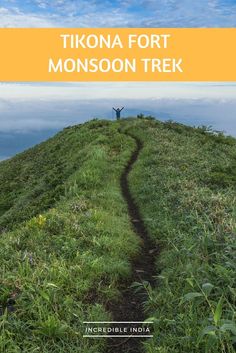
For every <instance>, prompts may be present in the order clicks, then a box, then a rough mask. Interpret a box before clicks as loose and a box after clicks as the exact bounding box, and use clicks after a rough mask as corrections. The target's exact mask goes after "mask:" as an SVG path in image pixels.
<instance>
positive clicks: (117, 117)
mask: <svg viewBox="0 0 236 353" xmlns="http://www.w3.org/2000/svg"><path fill="white" fill-rule="evenodd" d="M123 109H124V107H122V108H121V109H120V108H117V109H115V108H113V110H115V112H116V119H117V120H119V119H120V113H121V111H122V110H123Z"/></svg>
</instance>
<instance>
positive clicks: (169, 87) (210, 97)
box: [0, 0, 236, 160]
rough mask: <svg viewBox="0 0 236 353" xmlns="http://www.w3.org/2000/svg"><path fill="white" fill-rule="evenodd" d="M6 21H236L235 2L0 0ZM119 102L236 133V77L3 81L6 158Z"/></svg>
mask: <svg viewBox="0 0 236 353" xmlns="http://www.w3.org/2000/svg"><path fill="white" fill-rule="evenodd" d="M0 27H236V0H209V1H207V0H198V1H192V0H178V1H177V0H137V1H134V0H104V1H99V0H0ZM113 106H115V107H119V106H125V109H124V111H123V116H124V117H125V116H130V115H136V114H139V113H144V114H151V115H153V116H155V117H157V118H159V119H161V120H167V119H172V120H176V121H179V122H182V123H186V124H189V125H212V126H213V128H214V129H216V130H221V131H225V132H226V133H227V134H230V135H234V136H236V119H235V114H236V113H235V112H236V83H196V82H192V83H184V82H183V83H175V82H172V83H171V82H170V83H161V82H159V83H158V82H134V83H131V82H126V83H122V82H101V83H94V82H88V83H70V82H67V83H4V82H2V83H0V160H3V159H6V158H8V157H10V156H13V155H14V154H15V153H17V152H20V151H22V150H24V149H26V148H28V147H30V146H32V145H33V144H36V143H38V142H40V141H42V140H45V139H46V138H48V137H49V136H51V135H53V134H54V133H55V132H56V131H58V130H60V129H62V128H63V127H65V126H68V125H72V124H76V123H81V122H84V121H86V120H89V119H91V118H94V117H103V118H110V119H112V118H114V115H112V107H113Z"/></svg>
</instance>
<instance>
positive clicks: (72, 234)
mask: <svg viewBox="0 0 236 353" xmlns="http://www.w3.org/2000/svg"><path fill="white" fill-rule="evenodd" d="M60 144H62V146H61V147H60V148H59V145H60ZM133 145H134V143H133V141H132V139H128V138H127V137H126V136H123V135H121V134H120V133H118V132H117V126H116V124H112V123H109V122H107V121H99V122H97V121H92V122H90V123H87V124H84V125H83V126H78V127H72V128H69V129H65V130H64V131H63V132H62V133H60V134H59V135H57V136H56V137H55V138H53V139H51V140H49V141H48V142H45V143H43V144H41V145H39V146H36V147H35V148H33V149H31V150H29V151H27V152H25V153H23V154H20V155H19V156H17V157H15V158H13V159H12V160H10V161H6V162H3V163H1V165H0V166H1V173H0V174H1V178H2V180H4V181H5V183H4V186H2V188H4V196H5V198H4V200H6V203H4V202H2V205H3V208H4V207H5V208H8V210H7V211H6V213H5V214H3V215H2V217H1V224H4V226H6V225H7V226H8V224H9V225H10V226H11V228H13V230H12V231H10V232H3V233H2V235H1V238H0V261H1V270H0V283H1V287H0V307H1V310H0V311H1V315H0V327H1V336H0V352H6V353H16V352H17V353H18V352H24V353H28V352H29V353H32V352H44V353H49V352H50V353H53V352H55V353H59V352H64V353H65V352H66V353H70V352H73V353H74V352H76V353H77V352H78V353H79V352H86V353H87V352H88V353H97V352H102V351H103V349H104V346H105V344H106V342H105V341H104V340H91V339H90V340H89V339H87V340H86V339H85V338H82V335H83V333H84V327H83V320H87V321H89V320H96V321H97V320H105V319H109V313H108V312H107V311H106V309H105V307H106V303H107V302H108V301H111V300H116V298H118V296H119V292H118V282H119V279H120V278H126V277H128V276H129V275H130V262H129V260H130V259H131V258H132V257H133V256H134V255H135V254H136V253H137V252H138V249H139V241H138V238H137V237H136V236H135V235H134V233H133V231H132V229H131V226H130V223H129V219H128V215H127V209H126V205H125V203H124V201H123V199H122V196H121V193H120V189H119V176H120V174H121V171H122V170H123V168H124V165H125V163H126V161H127V159H128V158H129V155H130V151H131V150H132V148H133ZM56 151H57V152H56ZM43 158H45V159H43ZM51 177H52V178H53V180H55V188H56V189H57V190H56V191H55V190H54V185H53V186H52V185H51V183H49V186H48V185H47V182H46V180H48V181H49V180H50V178H51ZM62 189H64V192H61V194H60V192H59V190H62ZM2 190H3V189H2ZM6 190H8V192H9V194H8V193H7V192H6ZM35 190H41V192H40V193H36V192H35ZM2 192H3V191H2ZM8 195H10V196H9V198H8ZM7 200H11V202H14V205H13V206H12V207H11V208H9V205H10V203H8V204H7V202H8V201H7ZM13 200H14V201H13ZM26 200H27V203H26V206H27V207H26V208H25V207H24V203H25V202H26ZM51 200H52V201H53V202H52V207H50V209H48V210H46V209H47V208H48V206H49V204H50V202H51ZM56 200H57V201H56ZM6 204H7V205H8V207H6ZM3 208H2V209H3ZM43 210H45V211H43ZM39 211H40V213H38V214H37V215H35V216H34V217H32V215H34V214H36V213H37V212H39ZM23 219H24V220H25V221H24V222H21V221H22V220H23ZM7 221H8V222H9V223H7ZM13 225H14V227H13Z"/></svg>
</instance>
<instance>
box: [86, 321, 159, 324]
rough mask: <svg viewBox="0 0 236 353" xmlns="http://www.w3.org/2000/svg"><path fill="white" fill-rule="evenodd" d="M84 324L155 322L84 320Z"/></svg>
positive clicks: (148, 322)
mask: <svg viewBox="0 0 236 353" xmlns="http://www.w3.org/2000/svg"><path fill="white" fill-rule="evenodd" d="M83 324H153V322H152V321H83Z"/></svg>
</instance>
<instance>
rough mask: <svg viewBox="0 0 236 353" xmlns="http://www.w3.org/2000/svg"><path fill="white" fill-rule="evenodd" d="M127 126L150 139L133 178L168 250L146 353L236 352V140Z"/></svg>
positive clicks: (135, 123) (151, 303)
mask: <svg viewBox="0 0 236 353" xmlns="http://www.w3.org/2000/svg"><path fill="white" fill-rule="evenodd" d="M124 129H126V130H127V131H129V132H130V133H132V134H133V135H135V136H137V137H139V138H140V139H141V140H142V141H143V143H144V149H143V151H142V153H141V155H140V158H139V160H138V162H137V164H136V165H135V168H134V170H133V171H132V174H131V176H130V184H131V186H132V192H133V194H134V195H135V198H136V202H137V204H138V205H139V206H140V210H141V213H142V215H143V218H144V220H145V223H146V226H147V227H148V230H149V233H150V235H151V237H152V238H153V240H154V241H155V242H156V244H157V245H158V246H159V247H160V249H161V254H160V256H159V258H158V259H157V263H156V274H157V285H156V287H155V288H153V289H150V291H149V293H148V298H149V299H148V301H147V302H146V304H145V307H146V312H147V315H149V316H151V317H153V319H154V321H155V335H154V339H153V340H151V341H149V342H148V343H146V344H145V347H146V352H148V353H154V352H161V353H167V352H170V353H174V352H176V353H177V352H178V353H182V352H186V353H187V352H204V353H205V352H212V353H216V352H227V353H228V352H233V351H234V348H235V347H234V348H233V343H234V342H236V325H235V313H236V311H235V308H236V306H235V298H236V297H235V294H236V288H235V284H236V283H235V279H236V276H235V270H236V266H235V255H236V243H235V230H236V205H235V200H236V190H235V180H236V169H235V158H236V140H235V139H233V138H231V137H224V136H223V135H222V134H220V133H214V132H212V131H208V129H206V128H204V127H202V128H198V129H193V128H190V127H186V126H184V125H181V124H177V123H173V122H167V123H160V122H155V121H152V120H150V119H136V120H130V122H126V123H125V124H124Z"/></svg>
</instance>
